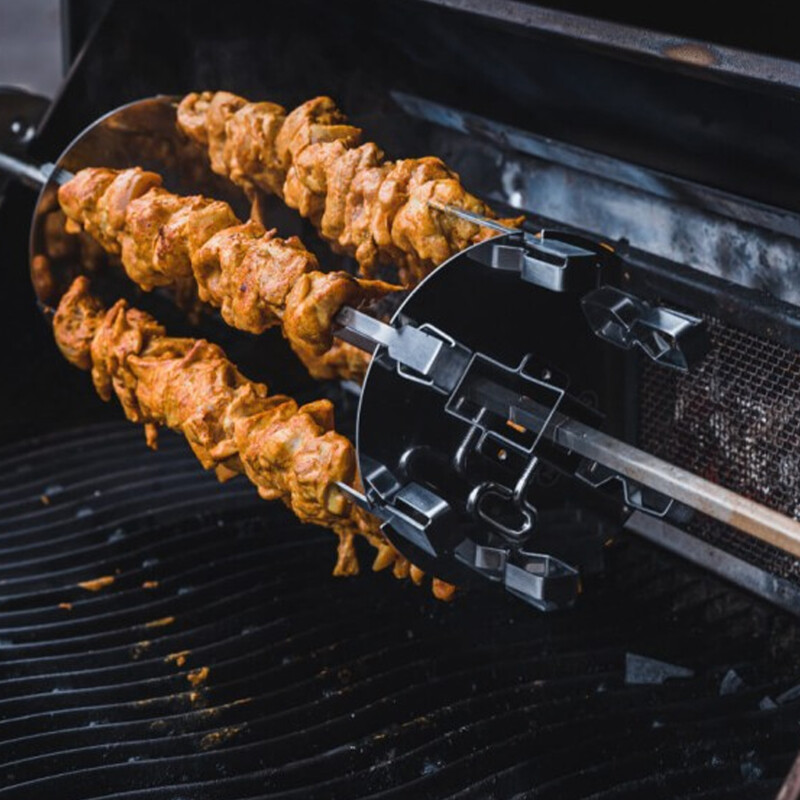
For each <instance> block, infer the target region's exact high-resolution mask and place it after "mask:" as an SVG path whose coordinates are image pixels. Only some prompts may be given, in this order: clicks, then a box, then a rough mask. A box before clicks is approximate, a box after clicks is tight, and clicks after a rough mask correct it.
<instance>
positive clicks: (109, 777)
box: [0, 424, 800, 800]
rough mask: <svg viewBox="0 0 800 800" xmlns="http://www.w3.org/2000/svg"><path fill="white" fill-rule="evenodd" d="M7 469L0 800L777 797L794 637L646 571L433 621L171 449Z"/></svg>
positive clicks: (471, 600) (42, 460)
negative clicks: (548, 598) (543, 602)
mask: <svg viewBox="0 0 800 800" xmlns="http://www.w3.org/2000/svg"><path fill="white" fill-rule="evenodd" d="M0 463H1V464H2V469H0V508H1V509H2V515H1V516H0V611H1V612H2V616H0V798H3V799H4V800H5V798H8V799H9V800H11V799H12V798H30V797H42V798H44V797H58V798H59V800H77V798H126V799H127V800H145V798H146V799H147V800H167V798H169V800H178V798H182V799H183V800H187V799H188V798H215V799H219V800H222V799H223V798H224V800H235V798H254V797H262V798H267V797H269V798H290V797H291V798H300V797H302V798H311V799H313V798H337V797H341V798H348V799H350V798H367V797H371V798H393V797H420V798H425V797H430V798H434V797H435V798H439V797H447V798H463V799H464V800H466V798H487V797H493V798H511V797H516V798H527V797H534V796H535V797H537V798H559V800H564V799H567V798H578V797H589V796H591V797H593V798H605V799H608V798H629V797H643V796H646V797H665V798H666V797H669V798H673V797H678V796H681V797H696V798H699V797H704V798H706V797H709V798H710V797H715V798H721V797H726V798H736V797H740V798H745V797H746V798H771V797H773V796H774V794H775V792H776V790H777V787H778V785H779V784H780V781H781V778H782V776H783V775H784V774H785V772H786V771H787V769H788V767H789V764H790V762H791V760H792V758H793V757H794V754H795V751H796V749H797V747H798V744H799V743H800V741H799V740H800V736H798V730H797V703H796V700H795V696H796V695H797V694H798V693H797V692H795V693H791V692H790V693H789V694H786V691H787V690H788V689H790V688H791V687H792V686H793V685H794V684H795V683H797V681H798V676H797V673H796V664H795V663H794V661H793V659H792V657H791V656H792V654H793V652H794V648H795V647H796V643H797V640H798V636H797V633H798V629H797V627H796V624H795V623H794V622H793V621H791V620H789V619H788V618H786V617H784V616H782V615H780V614H779V613H777V612H775V611H773V610H771V609H768V608H766V607H764V606H761V605H757V604H754V603H753V601H752V600H751V599H750V598H748V597H746V596H743V595H740V594H738V593H736V592H734V591H732V590H730V589H728V588H726V587H724V586H722V585H721V584H719V583H717V582H715V581H713V580H711V579H709V578H706V577H705V576H703V575H701V574H700V573H697V572H695V571H693V570H691V569H689V568H683V567H682V566H681V565H680V563H679V562H676V561H674V560H672V559H670V558H668V557H666V556H664V555H663V554H661V553H659V552H658V551H655V550H653V549H650V548H648V547H646V546H643V545H640V544H635V543H634V544H632V545H631V548H630V549H628V550H623V551H618V552H616V553H615V554H614V558H615V560H616V561H617V564H616V570H615V572H614V575H615V576H616V577H615V578H614V579H609V580H608V581H606V582H605V583H604V584H601V585H598V586H596V587H592V592H593V593H592V601H591V602H587V603H583V604H582V605H581V606H580V608H578V609H577V610H576V611H574V612H571V613H565V614H561V615H558V616H550V617H546V616H542V615H539V614H537V613H535V612H533V611H531V610H530V609H528V608H527V607H526V606H524V605H522V604H521V603H518V602H515V601H514V600H513V599H511V598H506V597H504V596H502V595H493V594H492V595H489V594H472V595H467V596H464V597H462V598H460V599H459V600H458V601H457V602H456V603H454V604H452V605H449V606H446V605H443V604H440V603H438V602H436V601H435V600H433V598H431V597H430V596H428V595H427V594H425V593H424V592H422V591H421V590H419V589H417V588H415V587H413V586H410V585H406V584H400V583H398V582H396V581H394V580H393V579H392V578H390V577H388V576H385V575H373V574H369V573H368V574H366V575H363V576H361V577H359V578H358V579H352V580H337V579H333V578H332V577H330V574H329V573H330V568H331V565H332V560H333V549H332V542H331V537H330V535H328V534H326V533H323V532H318V531H315V530H314V529H309V528H304V527H302V526H300V525H299V524H297V523H296V522H295V521H294V520H293V518H292V517H291V516H290V515H289V514H288V512H286V511H285V510H284V509H282V508H281V507H277V506H275V505H271V504H266V503H263V502H261V501H259V500H258V499H257V497H256V495H255V492H254V491H253V490H252V489H251V488H250V487H249V485H248V484H246V483H245V482H243V481H242V482H241V483H239V482H236V481H234V482H232V483H230V484H227V485H225V486H220V485H218V484H217V483H216V482H215V481H214V480H213V478H212V477H211V476H209V475H207V474H204V473H203V472H202V471H201V470H200V469H199V468H198V467H197V464H196V463H195V461H194V457H193V456H192V455H191V453H189V451H188V449H187V448H186V446H185V444H184V443H183V442H181V441H179V440H178V439H177V438H174V437H171V436H168V435H165V436H164V437H163V445H162V448H161V450H160V451H159V452H158V453H156V454H153V453H150V452H148V451H147V450H146V449H145V448H144V445H143V443H142V442H141V435H140V431H138V430H136V429H133V428H132V427H130V426H127V425H117V424H114V425H106V426H98V427H93V428H89V429H83V430H80V431H76V432H72V433H65V434H59V435H57V436H53V437H49V438H46V439H41V440H38V441H33V442H28V443H24V444H20V445H15V446H13V447H11V448H6V449H5V450H3V451H2V452H0ZM102 577H107V578H113V582H110V581H107V582H106V584H107V585H105V586H103V587H102V588H99V589H98V590H97V591H90V590H89V589H86V588H81V587H80V586H79V584H80V583H84V582H86V581H91V580H96V579H98V578H102ZM631 652H633V653H637V654H643V655H647V656H650V657H656V658H660V659H663V660H667V661H671V662H673V663H678V664H682V665H684V666H687V667H690V668H691V669H692V670H694V677H691V678H686V679H681V680H673V681H669V682H667V683H664V684H662V685H632V684H630V683H628V682H626V680H625V662H626V654H628V653H631ZM732 669H733V670H735V672H736V675H737V676H739V677H740V678H741V683H739V682H738V680H737V681H734V684H735V685H734V686H733V688H734V689H736V691H730V692H729V691H727V690H721V687H722V686H724V685H728V688H729V689H730V688H731V683H730V681H731V678H730V677H729V678H727V681H728V683H727V684H725V681H726V678H725V676H726V674H728V673H729V670H732ZM766 698H770V699H769V700H767V699H766Z"/></svg>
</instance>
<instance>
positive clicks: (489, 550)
mask: <svg viewBox="0 0 800 800" xmlns="http://www.w3.org/2000/svg"><path fill="white" fill-rule="evenodd" d="M455 556H456V559H457V560H458V561H460V562H461V563H462V564H464V565H466V566H467V567H469V568H470V569H472V570H474V571H475V572H477V573H479V574H480V575H483V576H484V577H485V578H488V579H489V580H491V581H494V582H497V583H503V584H504V586H505V588H506V589H507V590H508V591H509V592H510V593H511V594H513V595H515V596H516V597H519V598H520V599H521V600H524V601H525V602H526V603H529V604H530V605H532V606H534V607H535V608H538V609H539V610H540V611H555V610H556V609H560V608H566V607H569V606H571V605H572V604H573V603H574V602H575V600H576V599H577V597H578V594H579V593H580V575H579V573H578V571H577V570H576V569H574V568H573V567H571V566H570V565H569V564H566V563H565V562H563V561H561V560H560V559H558V558H555V557H554V556H550V555H547V554H546V553H534V552H528V551H525V550H518V551H516V552H511V551H510V550H509V549H507V548H504V547H491V546H486V545H481V544H476V543H475V542H473V541H472V540H471V539H466V540H465V541H463V542H462V543H461V544H460V545H459V546H458V547H457V548H456V550H455Z"/></svg>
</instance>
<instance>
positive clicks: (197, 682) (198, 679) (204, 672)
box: [186, 667, 208, 687]
mask: <svg viewBox="0 0 800 800" xmlns="http://www.w3.org/2000/svg"><path fill="white" fill-rule="evenodd" d="M206 678H208V667H198V668H197V669H193V670H192V671H191V672H189V673H187V675H186V680H187V681H189V683H191V684H192V686H195V687H196V686H201V685H202V684H204V683H205V682H206Z"/></svg>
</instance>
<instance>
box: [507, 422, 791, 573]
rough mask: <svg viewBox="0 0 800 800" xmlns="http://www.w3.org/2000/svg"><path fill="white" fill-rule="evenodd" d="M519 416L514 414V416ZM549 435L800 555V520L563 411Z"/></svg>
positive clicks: (578, 451)
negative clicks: (569, 415)
mask: <svg viewBox="0 0 800 800" xmlns="http://www.w3.org/2000/svg"><path fill="white" fill-rule="evenodd" d="M512 420H513V416H512ZM545 436H547V437H548V438H549V439H551V440H552V441H553V442H554V443H555V444H557V445H560V446H561V447H564V448H565V449H567V450H570V451H572V452H574V453H577V454H578V455H582V456H584V457H585V458H588V459H590V460H592V461H596V462H597V463H598V464H602V465H603V466H605V467H608V468H609V469H611V470H613V471H614V472H618V473H619V474H621V475H624V476H625V477H626V478H630V479H631V480H632V481H635V482H636V483H639V484H642V485H643V486H647V487H649V488H651V489H655V490H656V491H657V492H660V493H662V494H664V495H667V496H668V497H671V498H673V499H674V500H676V501H677V502H679V503H683V504H684V505H687V506H689V507H691V508H693V509H695V511H699V512H700V513H702V514H705V515H706V516H709V517H712V518H713V519H716V520H718V521H719V522H723V523H725V524H726V525H730V526H731V527H732V528H736V529H737V530H740V531H743V532H744V533H747V534H749V535H750V536H753V537H754V538H756V539H760V540H761V541H764V542H768V543H769V544H771V545H773V546H775V547H778V548H780V549H781V550H785V551H786V552H788V553H791V554H792V555H794V556H798V557H800V522H798V521H797V520H795V519H792V518H791V517H787V516H786V515H785V514H781V513H780V512H778V511H775V510H773V509H771V508H768V507H767V506H765V505H762V504H761V503H757V502H755V501H754V500H750V499H749V498H747V497H743V496H742V495H740V494H737V493H736V492H732V491H731V490H730V489H726V488H725V487H724V486H720V485H719V484H716V483H712V482H711V481H709V480H706V479H705V478H701V477H700V476H699V475H695V474H694V473H692V472H689V471H688V470H685V469H681V468H680V467H677V466H675V465H674V464H670V463H669V462H668V461H663V460H662V459H660V458H657V457H656V456H653V455H651V454H650V453H646V452H645V451H643V450H639V449H638V448H637V447H634V446H633V445H630V444H627V443H626V442H623V441H620V440H619V439H615V438H614V437H613V436H609V435H607V434H605V433H603V432H602V431H598V430H596V429H594V428H590V427H589V426H588V425H584V424H583V423H581V422H578V421H577V420H574V419H571V418H569V417H567V416H565V415H563V414H561V413H560V412H556V413H555V414H554V419H553V422H552V424H551V426H550V428H549V430H546V431H545Z"/></svg>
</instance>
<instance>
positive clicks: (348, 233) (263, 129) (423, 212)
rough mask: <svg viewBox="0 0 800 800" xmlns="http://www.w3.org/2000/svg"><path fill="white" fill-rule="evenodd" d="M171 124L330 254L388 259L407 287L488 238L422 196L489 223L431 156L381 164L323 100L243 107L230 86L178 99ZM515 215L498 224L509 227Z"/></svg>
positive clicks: (364, 262)
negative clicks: (283, 209) (303, 223)
mask: <svg viewBox="0 0 800 800" xmlns="http://www.w3.org/2000/svg"><path fill="white" fill-rule="evenodd" d="M178 125H179V126H180V127H181V129H182V130H183V131H184V133H186V134H187V135H188V136H189V137H190V138H191V139H193V140H194V141H196V142H198V143H200V144H202V145H204V146H205V147H207V148H208V153H209V158H210V162H211V167H212V169H213V170H214V171H215V172H217V173H218V174H220V175H224V176H227V177H228V178H229V179H230V180H232V181H233V182H234V183H236V184H238V185H239V186H241V187H242V188H244V189H245V191H247V192H248V193H249V194H252V193H253V192H254V191H255V190H261V191H264V192H268V193H270V194H276V195H278V196H279V197H281V198H283V200H284V202H285V203H286V204H287V205H288V206H290V207H291V208H295V209H297V210H298V211H299V212H300V214H301V215H302V216H304V217H307V218H309V219H310V220H311V221H312V222H313V223H314V225H315V226H316V227H317V229H318V230H319V232H320V234H321V235H322V237H323V238H325V239H326V240H327V241H328V242H329V243H330V245H331V246H332V247H333V249H334V250H336V251H338V252H343V253H347V254H348V255H351V256H353V257H354V258H356V260H357V261H358V263H359V266H360V268H361V272H362V274H363V275H366V276H372V275H374V274H375V269H376V267H377V265H378V264H382V263H383V264H395V265H396V266H397V267H398V270H399V274H400V278H401V280H402V281H403V283H405V284H407V285H414V284H416V283H418V282H419V281H420V280H421V279H422V278H424V277H425V275H427V274H428V273H429V272H431V271H432V270H433V269H434V268H435V267H437V266H439V264H441V263H442V262H443V261H446V260H447V259H448V258H450V256H452V255H454V254H455V253H457V252H459V251H460V250H463V249H464V248H465V247H469V246H470V245H472V244H475V243H476V242H479V241H481V240H483V239H486V238H488V237H491V236H494V235H496V233H495V232H494V231H492V230H490V229H488V228H484V227H481V226H479V225H476V224H475V223H472V222H469V221H467V220H464V219H460V218H458V217H455V216H453V215H451V214H447V213H444V212H442V211H440V210H438V209H436V208H434V207H432V206H431V205H429V201H431V200H432V201H435V202H436V203H439V204H448V205H453V206H457V207H459V208H462V209H465V210H467V211H471V212H473V213H475V214H480V215H482V216H484V217H489V218H492V219H494V218H495V217H496V215H495V213H494V212H493V211H492V210H491V208H489V206H487V205H486V204H485V203H483V202H482V201H481V200H479V199H478V198H477V197H474V196H473V195H471V194H469V193H468V192H467V191H466V190H465V189H464V187H463V186H462V185H461V181H460V180H459V177H458V175H457V174H456V173H454V172H453V171H452V170H451V169H449V168H448V167H447V166H446V165H445V164H444V162H442V161H441V160H440V159H438V158H434V157H432V156H427V157H424V158H409V159H402V160H400V161H387V160H385V158H384V155H383V152H382V151H381V150H380V148H379V147H378V146H377V145H376V144H374V143H372V142H367V143H365V144H362V143H361V139H362V132H361V130H360V129H359V128H356V127H354V126H353V125H350V124H348V122H347V118H346V117H345V116H344V114H343V113H342V112H341V111H340V110H339V109H338V108H337V107H336V104H335V103H334V102H333V100H331V99H330V98H329V97H316V98H314V99H313V100H309V101H308V102H306V103H303V104H302V105H301V106H298V107H297V108H296V109H294V110H293V111H291V112H290V113H287V112H286V110H285V109H283V108H282V107H281V106H278V105H275V104H274V103H250V102H248V101H247V100H245V99H244V98H242V97H237V96H236V95H233V94H230V93H229V92H202V93H199V94H198V93H193V94H189V95H187V96H186V97H185V98H184V99H183V100H182V101H181V103H180V105H179V107H178ZM521 220H522V218H515V219H507V220H500V222H503V223H505V224H507V225H509V226H517V225H519V224H520V223H521Z"/></svg>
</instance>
